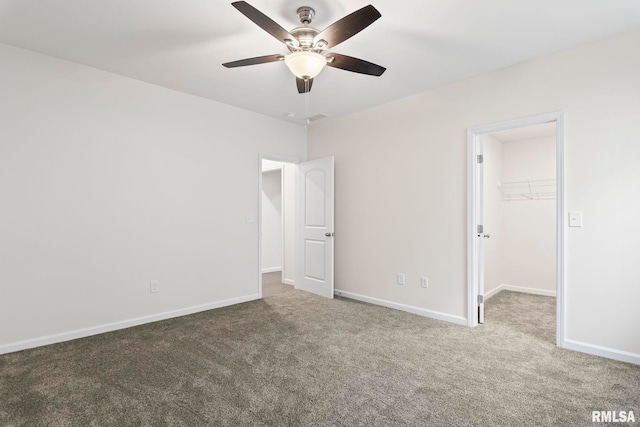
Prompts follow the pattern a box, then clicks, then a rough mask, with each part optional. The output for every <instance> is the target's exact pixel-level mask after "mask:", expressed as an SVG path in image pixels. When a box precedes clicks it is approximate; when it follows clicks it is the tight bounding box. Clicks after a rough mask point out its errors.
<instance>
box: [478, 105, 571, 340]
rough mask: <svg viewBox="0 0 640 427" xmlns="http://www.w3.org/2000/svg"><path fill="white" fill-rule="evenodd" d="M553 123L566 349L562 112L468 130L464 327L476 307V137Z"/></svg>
mask: <svg viewBox="0 0 640 427" xmlns="http://www.w3.org/2000/svg"><path fill="white" fill-rule="evenodd" d="M549 122H555V123H556V181H557V200H556V345H557V346H558V347H561V348H564V347H566V340H565V306H566V302H565V286H564V285H565V228H566V227H565V203H566V192H565V166H564V163H565V158H564V113H563V112H562V111H559V112H553V113H547V114H541V115H538V116H531V117H525V118H521V119H515V120H509V121H506V122H500V123H494V124H490V125H486V126H479V127H475V128H469V129H467V325H468V326H472V327H473V326H477V325H478V319H477V315H476V307H477V301H478V286H477V281H476V278H477V275H478V251H477V248H476V244H475V240H476V232H475V231H476V227H477V225H478V224H477V221H476V215H475V212H476V208H477V204H478V200H477V194H476V184H477V178H476V173H477V168H478V166H477V160H476V159H477V157H476V156H477V154H478V153H477V147H476V138H477V137H478V136H481V135H484V134H488V133H492V132H499V131H503V130H508V129H514V128H519V127H524V126H532V125H538V124H543V123H549Z"/></svg>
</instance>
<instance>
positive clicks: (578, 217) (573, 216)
mask: <svg viewBox="0 0 640 427" xmlns="http://www.w3.org/2000/svg"><path fill="white" fill-rule="evenodd" d="M569 227H582V212H578V211H573V212H569Z"/></svg>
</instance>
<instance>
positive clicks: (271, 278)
mask: <svg viewBox="0 0 640 427" xmlns="http://www.w3.org/2000/svg"><path fill="white" fill-rule="evenodd" d="M292 290H293V286H292V285H287V284H285V283H282V273H281V272H279V271H276V272H273V273H263V274H262V298H267V297H271V296H274V295H278V294H281V293H283V292H289V291H292Z"/></svg>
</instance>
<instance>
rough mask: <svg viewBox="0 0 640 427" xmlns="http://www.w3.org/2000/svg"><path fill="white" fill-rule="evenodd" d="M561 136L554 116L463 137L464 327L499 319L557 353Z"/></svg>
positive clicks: (559, 331) (560, 336)
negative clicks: (466, 269)
mask: <svg viewBox="0 0 640 427" xmlns="http://www.w3.org/2000/svg"><path fill="white" fill-rule="evenodd" d="M562 129H563V123H562V114H561V113H554V114H548V115H542V116H536V117H530V118H526V119H522V120H516V121H512V122H505V123H498V124H494V125H489V126H485V127H482V128H475V129H470V130H469V138H468V139H469V157H470V159H469V212H468V215H469V227H470V230H471V231H472V236H470V238H469V245H468V249H469V322H468V323H469V325H470V326H475V325H477V324H479V323H484V322H486V321H488V322H491V316H494V317H495V316H498V317H496V319H497V318H499V319H500V321H503V320H504V321H509V322H514V324H516V323H517V326H518V327H519V328H520V329H523V328H524V329H523V330H522V332H528V333H531V334H535V335H536V336H538V337H540V338H542V339H545V340H547V341H552V342H553V341H554V340H555V342H556V344H557V345H558V346H561V347H563V346H564V345H563V344H564V333H563V332H564V299H563V284H564V281H563V271H564V268H563V265H564V264H563V260H564V255H563V247H564V244H563V242H564V238H563V237H564V227H563V218H564V203H563V200H564V186H563V176H564V175H563V174H564V168H563V146H564V144H563V132H562ZM485 309H487V313H486V314H487V316H485ZM502 317H504V318H505V319H502Z"/></svg>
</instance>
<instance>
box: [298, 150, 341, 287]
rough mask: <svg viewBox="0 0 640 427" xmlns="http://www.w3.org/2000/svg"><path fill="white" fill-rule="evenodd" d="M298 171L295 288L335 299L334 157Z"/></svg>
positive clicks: (310, 163)
mask: <svg viewBox="0 0 640 427" xmlns="http://www.w3.org/2000/svg"><path fill="white" fill-rule="evenodd" d="M298 168H299V180H298V184H299V185H298V197H297V204H298V215H297V218H298V236H297V238H296V255H297V256H296V260H297V261H296V264H297V274H296V281H295V283H296V284H295V287H296V288H297V289H301V290H303V291H307V292H312V293H314V294H318V295H321V296H324V297H327V298H333V239H334V237H333V236H334V229H333V204H334V201H333V197H334V187H333V180H334V177H333V157H327V158H324V159H318V160H311V161H308V162H303V163H300V164H299V165H298Z"/></svg>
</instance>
